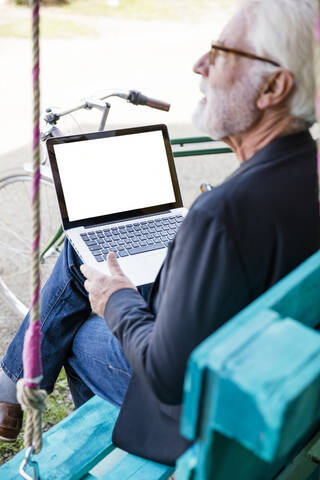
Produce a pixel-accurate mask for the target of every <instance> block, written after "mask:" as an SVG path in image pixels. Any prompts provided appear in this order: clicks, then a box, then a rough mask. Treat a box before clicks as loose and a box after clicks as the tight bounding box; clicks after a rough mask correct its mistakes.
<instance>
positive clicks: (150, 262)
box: [47, 125, 187, 286]
mask: <svg viewBox="0 0 320 480" xmlns="http://www.w3.org/2000/svg"><path fill="white" fill-rule="evenodd" d="M47 149H48V154H49V160H50V164H51V169H52V174H53V180H54V185H55V189H56V194H57V199H58V203H59V209H60V213H61V218H62V224H63V228H64V231H65V233H66V235H67V237H68V239H69V240H70V242H71V243H72V245H73V247H74V248H75V250H76V251H77V253H78V255H79V256H80V258H81V259H82V261H83V262H84V263H87V264H89V265H91V266H93V267H95V268H96V269H97V270H99V271H101V272H104V273H109V270H108V267H107V262H106V256H107V254H108V252H110V251H114V252H115V253H116V256H117V257H118V261H119V264H120V266H121V268H122V269H123V271H124V273H125V274H126V275H127V276H128V277H129V278H130V280H131V281H132V282H133V283H134V284H135V285H137V286H138V285H143V284H147V283H151V282H153V281H154V280H155V278H156V275H157V273H158V271H159V269H160V266H161V264H162V262H163V260H164V258H165V256H166V252H167V247H168V245H169V243H170V242H171V241H172V240H173V238H174V237H175V235H176V232H177V230H178V229H179V227H180V225H181V223H182V221H183V219H184V217H185V216H186V214H187V209H186V208H184V207H183V205H182V199H181V194H180V189H179V185H178V180H177V174H176V170H175V165H174V160H173V155H172V150H171V145H170V140H169V135H168V130H167V127H166V126H165V125H148V126H143V127H135V128H126V129H117V130H110V131H106V132H96V133H88V134H79V135H71V136H64V137H56V138H50V139H48V140H47Z"/></svg>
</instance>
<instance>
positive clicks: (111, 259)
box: [107, 252, 124, 275]
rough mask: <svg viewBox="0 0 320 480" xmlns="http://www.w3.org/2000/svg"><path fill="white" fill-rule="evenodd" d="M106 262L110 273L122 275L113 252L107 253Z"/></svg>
mask: <svg viewBox="0 0 320 480" xmlns="http://www.w3.org/2000/svg"><path fill="white" fill-rule="evenodd" d="M107 262H108V267H109V270H110V273H111V275H124V273H123V271H122V270H121V267H120V265H119V263H118V260H117V257H116V256H115V254H114V253H113V252H110V253H108V256H107Z"/></svg>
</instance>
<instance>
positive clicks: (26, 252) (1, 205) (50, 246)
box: [0, 90, 231, 318]
mask: <svg viewBox="0 0 320 480" xmlns="http://www.w3.org/2000/svg"><path fill="white" fill-rule="evenodd" d="M110 97H118V98H121V99H124V100H127V101H128V102H129V103H131V104H133V105H145V106H148V107H151V108H157V109H160V110H164V111H168V110H169V108H170V105H169V104H167V103H165V102H163V101H160V100H155V99H150V98H148V97H146V96H145V95H143V94H141V93H140V92H138V91H136V90H130V91H108V92H105V93H104V94H103V95H100V96H99V97H88V98H86V99H84V100H82V101H81V102H79V103H78V104H76V105H74V106H71V107H70V108H67V109H65V110H60V109H56V108H55V109H53V108H49V109H47V110H46V112H45V114H44V121H45V123H46V125H49V128H48V129H47V130H46V131H44V132H43V133H42V134H41V140H42V142H45V141H46V140H47V139H48V138H50V137H53V136H61V135H62V134H63V133H62V132H61V131H60V130H59V129H58V127H57V126H56V125H57V123H58V122H59V120H60V119H61V118H62V117H65V116H67V115H70V114H72V113H73V112H76V111H78V110H81V109H87V110H91V109H97V110H99V111H100V112H101V118H100V121H99V125H98V130H99V131H102V130H104V129H105V124H106V121H107V118H108V114H109V111H110V108H111V105H110V103H109V102H108V101H106V99H107V98H110ZM73 133H74V132H73ZM211 141H212V139H210V138H208V137H195V138H182V139H175V140H172V141H171V143H172V145H177V146H180V147H184V145H190V144H191V143H202V142H211ZM230 151H231V150H230V149H229V148H215V149H202V150H187V151H178V152H174V156H176V157H181V156H190V155H207V154H211V153H227V152H230ZM31 186H32V168H31V165H30V164H25V165H23V167H22V168H20V169H16V170H12V171H8V172H6V173H4V174H2V176H0V296H1V297H2V298H3V299H4V300H5V301H6V303H7V304H8V305H9V307H11V309H12V310H13V311H14V312H15V313H16V314H18V316H20V317H21V318H23V317H24V316H25V315H26V313H27V311H28V306H29V305H30V292H29V288H28V286H29V282H30V238H31V202H30V198H31ZM207 188H210V187H209V186H207V185H205V186H202V190H204V189H207ZM40 195H41V242H40V251H41V255H40V260H41V264H40V270H41V279H42V285H44V283H45V281H46V280H47V278H48V277H49V275H50V273H51V270H52V268H53V266H54V264H55V262H56V260H57V257H58V254H59V252H60V250H61V246H62V244H63V241H64V235H63V231H62V227H59V225H60V223H61V222H60V214H59V212H58V207H57V203H56V197H55V191H54V188H53V181H52V176H51V171H50V167H49V166H48V162H47V157H46V156H45V157H44V159H43V161H42V162H41V178H40Z"/></svg>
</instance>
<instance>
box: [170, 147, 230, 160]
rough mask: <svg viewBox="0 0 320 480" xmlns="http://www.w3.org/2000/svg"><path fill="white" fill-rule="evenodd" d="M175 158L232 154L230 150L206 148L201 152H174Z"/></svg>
mask: <svg viewBox="0 0 320 480" xmlns="http://www.w3.org/2000/svg"><path fill="white" fill-rule="evenodd" d="M172 153H173V156H174V157H175V158H179V157H198V156H201V155H220V154H222V153H232V150H231V149H230V148H204V149H201V150H185V151H182V152H172Z"/></svg>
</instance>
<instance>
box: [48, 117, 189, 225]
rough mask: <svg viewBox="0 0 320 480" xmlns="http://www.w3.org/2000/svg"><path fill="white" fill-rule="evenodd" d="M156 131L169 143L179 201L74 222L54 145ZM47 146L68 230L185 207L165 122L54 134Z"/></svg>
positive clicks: (59, 201)
mask: <svg viewBox="0 0 320 480" xmlns="http://www.w3.org/2000/svg"><path fill="white" fill-rule="evenodd" d="M154 131H161V132H162V135H163V139H164V145H165V150H166V154H167V160H168V166H169V171H170V176H171V181H172V186H173V190H174V195H175V202H173V203H166V204H162V205H155V206H151V207H147V208H141V209H136V210H129V211H126V212H120V213H113V214H108V215H100V216H97V217H90V218H83V219H79V220H73V221H70V220H69V216H68V210H67V206H66V201H65V196H64V193H63V188H62V183H61V178H60V174H59V168H58V163H57V159H56V155H55V151H54V145H61V144H64V143H71V142H83V141H88V140H89V141H90V140H94V139H99V138H107V137H115V136H121V135H132V134H136V133H144V132H154ZM46 146H47V150H48V155H49V161H50V165H51V170H52V176H53V181H54V185H55V189H56V194H57V199H58V204H59V209H60V214H61V218H62V224H63V228H64V230H68V229H70V228H74V227H80V226H83V227H91V226H94V225H100V224H105V223H113V222H118V221H121V220H127V219H128V220H129V219H133V218H136V217H143V216H146V215H152V214H157V213H161V212H164V211H169V210H172V209H175V208H180V207H182V206H183V204H182V198H181V193H180V188H179V183H178V178H177V172H176V168H175V164H174V158H173V154H172V149H171V144H170V139H169V134H168V129H167V126H166V125H164V124H158V125H147V126H143V127H132V128H121V129H114V130H108V131H104V132H93V133H81V134H77V135H68V136H63V137H53V138H49V139H48V140H47V142H46ZM150 157H151V158H152V152H150ZM150 161H152V160H150ZM75 178H76V177H75Z"/></svg>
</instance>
